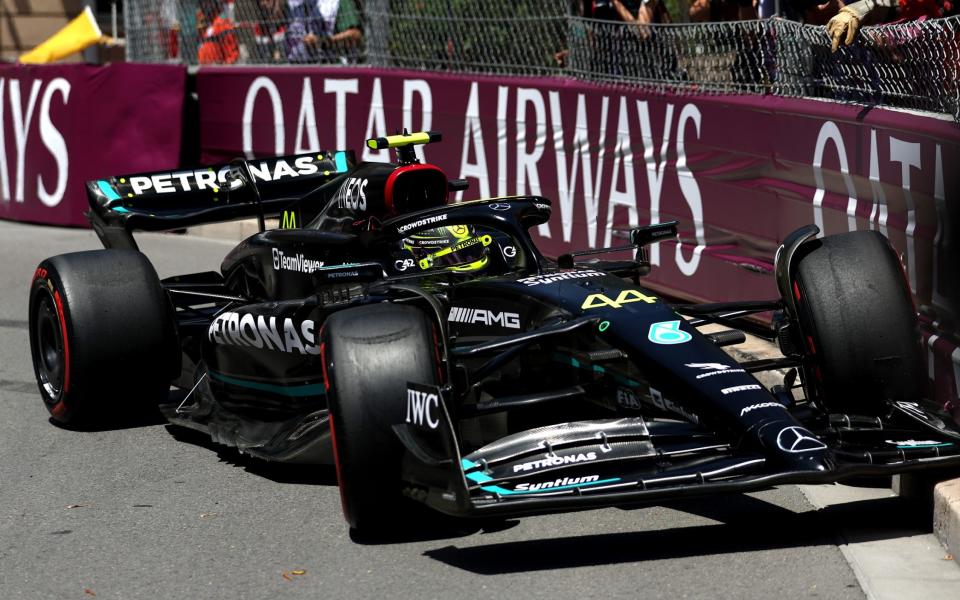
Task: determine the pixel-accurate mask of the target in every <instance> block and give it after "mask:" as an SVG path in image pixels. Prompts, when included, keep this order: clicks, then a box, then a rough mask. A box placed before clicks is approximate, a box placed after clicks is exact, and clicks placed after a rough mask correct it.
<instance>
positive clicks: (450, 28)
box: [124, 0, 960, 120]
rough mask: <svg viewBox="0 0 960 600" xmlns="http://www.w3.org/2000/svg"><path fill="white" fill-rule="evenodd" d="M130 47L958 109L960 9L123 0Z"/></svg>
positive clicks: (203, 58)
mask: <svg viewBox="0 0 960 600" xmlns="http://www.w3.org/2000/svg"><path fill="white" fill-rule="evenodd" d="M125 11H126V12H125V15H124V18H125V24H126V31H127V56H128V59H129V60H134V61H146V62H183V63H187V64H224V63H229V64H247V65H250V64H369V65H374V66H382V67H398V68H408V69H421V70H430V71H443V72H469V73H493V74H506V75H533V76H543V75H549V76H560V77H573V78H577V79H582V80H586V81H594V82H601V83H604V84H609V85H628V86H642V87H644V88H650V89H654V90H658V91H668V92H674V93H682V92H694V93H761V94H765V93H771V94H778V95H782V96H797V97H818V98H826V99H832V100H839V101H845V102H855V103H860V104H865V105H881V106H895V107H904V108H912V109H920V110H927V111H933V112H941V113H948V114H951V115H953V116H954V118H955V119H958V120H960V91H958V89H960V88H958V71H960V17H950V18H946V19H934V20H926V21H913V22H905V23H898V24H894V25H882V26H876V27H865V28H863V29H862V30H861V32H860V34H859V35H858V36H857V39H856V41H855V42H854V44H853V45H851V46H849V47H845V48H841V49H840V50H839V51H837V52H831V48H830V39H829V37H828V36H827V33H826V30H825V28H824V27H814V26H809V25H802V24H800V23H795V22H792V21H786V20H782V19H769V20H763V21H736V22H718V23H701V24H688V23H684V24H658V25H636V24H626V23H621V22H611V21H602V20H593V19H584V18H580V17H576V16H574V15H573V14H572V13H571V9H570V2H569V1H568V0H525V1H524V2H516V1H508V0H486V1H485V2H477V1H476V0H446V1H442V2H441V1H437V0H365V1H364V2H357V1H356V0H235V1H234V2H227V3H222V2H221V1H220V0H128V2H127V3H126V7H125Z"/></svg>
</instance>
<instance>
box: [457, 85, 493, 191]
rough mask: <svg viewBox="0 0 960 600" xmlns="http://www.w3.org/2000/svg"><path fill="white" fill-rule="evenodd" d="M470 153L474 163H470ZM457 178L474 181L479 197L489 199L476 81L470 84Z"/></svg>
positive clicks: (488, 182) (485, 155)
mask: <svg viewBox="0 0 960 600" xmlns="http://www.w3.org/2000/svg"><path fill="white" fill-rule="evenodd" d="M471 151H472V152H473V156H474V158H475V160H476V162H470V152H471ZM457 177H459V178H460V179H464V178H467V177H472V178H474V179H476V180H477V183H478V185H479V188H478V190H477V191H478V192H479V193H480V197H481V198H489V197H490V179H489V177H487V154H486V151H485V150H484V145H483V129H482V128H481V126H480V98H479V96H478V93H477V82H476V81H474V82H472V83H471V84H470V97H469V98H468V99H467V113H466V115H465V116H464V121H463V151H462V152H461V153H460V174H459V175H458V176H457ZM461 200H463V190H461V191H459V192H457V202H459V201H461Z"/></svg>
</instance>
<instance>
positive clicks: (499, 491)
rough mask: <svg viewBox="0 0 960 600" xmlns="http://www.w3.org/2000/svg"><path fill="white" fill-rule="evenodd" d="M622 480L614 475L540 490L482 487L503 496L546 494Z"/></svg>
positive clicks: (493, 486) (481, 487) (486, 490)
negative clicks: (608, 477)
mask: <svg viewBox="0 0 960 600" xmlns="http://www.w3.org/2000/svg"><path fill="white" fill-rule="evenodd" d="M618 481H620V478H619V477H612V478H610V479H601V480H599V481H588V482H586V483H573V484H570V485H560V486H557V487H549V488H543V489H539V490H508V489H506V488H502V487H500V486H499V485H484V486H480V489H481V490H483V491H485V492H492V493H494V494H500V495H501V496H517V495H520V494H546V493H549V492H558V491H563V490H572V489H574V488H581V487H586V486H588V485H601V484H604V483H616V482H618Z"/></svg>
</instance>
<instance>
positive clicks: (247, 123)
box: [241, 76, 285, 159]
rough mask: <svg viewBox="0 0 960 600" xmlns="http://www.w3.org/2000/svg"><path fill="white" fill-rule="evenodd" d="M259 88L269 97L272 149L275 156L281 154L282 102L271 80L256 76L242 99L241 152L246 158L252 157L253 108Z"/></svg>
mask: <svg viewBox="0 0 960 600" xmlns="http://www.w3.org/2000/svg"><path fill="white" fill-rule="evenodd" d="M260 90H266V92H267V96H269V98H270V105H271V106H272V108H273V135H274V137H273V149H274V153H275V154H276V155H277V156H280V155H281V154H283V153H284V152H283V149H284V146H285V144H284V132H283V102H281V101H280V90H278V89H277V85H276V84H275V83H273V80H272V79H270V78H269V77H263V76H261V77H257V78H256V79H254V80H253V83H252V84H250V89H248V90H247V97H246V98H245V99H244V101H243V121H242V122H241V126H242V127H243V153H244V155H245V156H246V157H247V159H252V158H253V157H254V154H253V109H254V106H256V102H257V94H259V93H260Z"/></svg>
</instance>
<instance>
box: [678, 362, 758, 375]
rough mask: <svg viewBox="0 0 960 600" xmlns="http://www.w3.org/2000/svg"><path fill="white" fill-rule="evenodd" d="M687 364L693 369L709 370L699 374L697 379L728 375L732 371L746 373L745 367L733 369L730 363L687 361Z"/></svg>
mask: <svg viewBox="0 0 960 600" xmlns="http://www.w3.org/2000/svg"><path fill="white" fill-rule="evenodd" d="M686 366H688V367H690V368H691V369H700V370H702V371H707V372H706V373H701V374H699V375H697V379H704V378H706V377H713V376H714V375H728V374H730V373H746V371H745V370H743V369H731V368H730V367H729V365H724V364H721V363H686Z"/></svg>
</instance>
